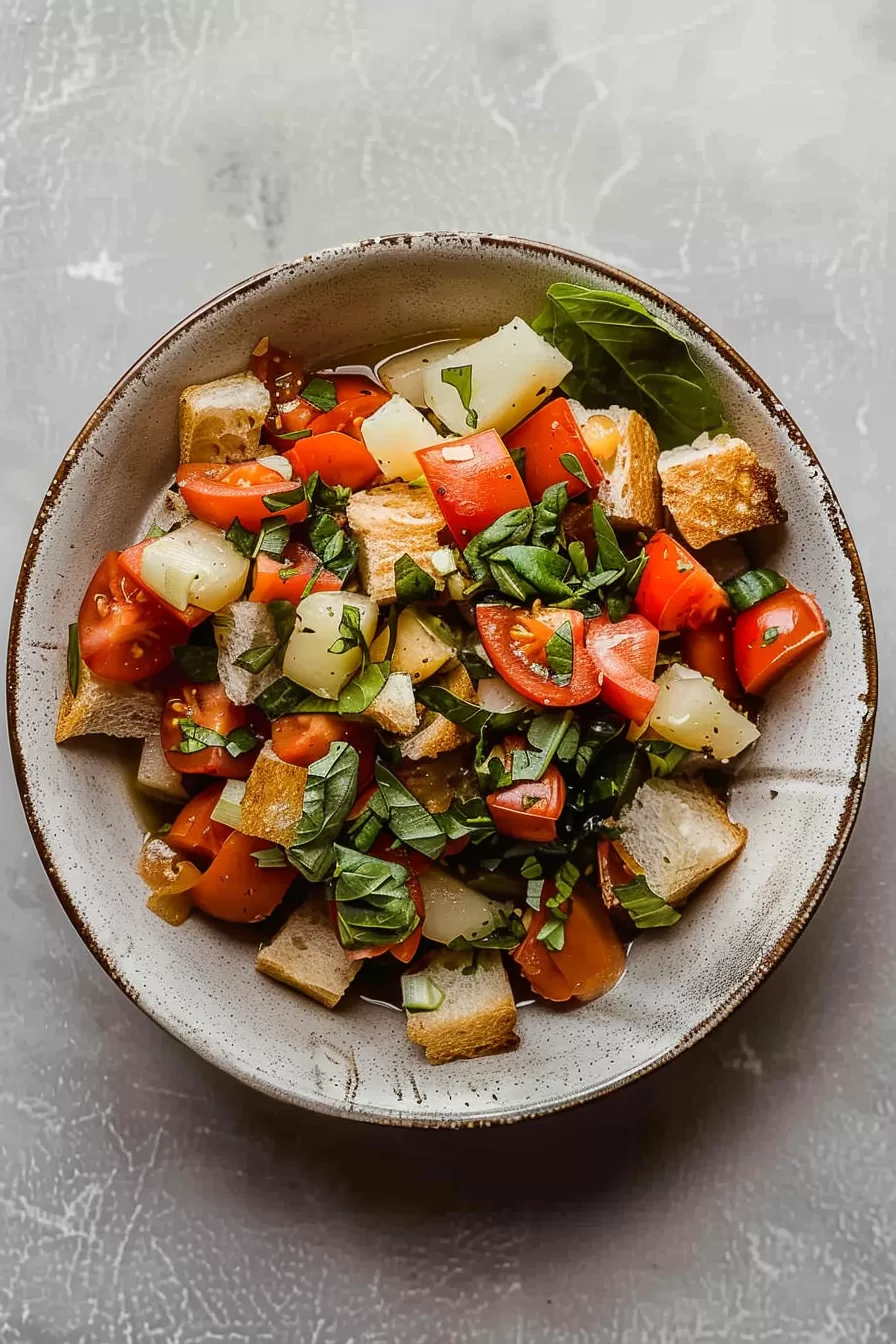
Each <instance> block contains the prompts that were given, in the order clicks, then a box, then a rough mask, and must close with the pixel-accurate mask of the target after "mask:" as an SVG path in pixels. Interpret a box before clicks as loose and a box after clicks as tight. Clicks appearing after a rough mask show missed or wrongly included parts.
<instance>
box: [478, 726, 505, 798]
mask: <svg viewBox="0 0 896 1344" xmlns="http://www.w3.org/2000/svg"><path fill="white" fill-rule="evenodd" d="M485 733H486V728H481V729H480V730H479V740H478V742H477V743H476V750H475V752H474V754H473V769H474V770H475V771H476V778H477V780H478V781H479V787H480V789H481V790H482V792H483V793H494V791H495V789H499V788H502V787H503V786H504V785H505V784H509V783H510V776H509V775H508V774H507V773H506V771H505V769H504V758H503V756H502V755H501V754H500V752H498V751H496V750H494V749H493V748H492V747H490V746H489V745H488V743H487V742H486V740H485Z"/></svg>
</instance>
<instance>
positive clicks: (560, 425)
mask: <svg viewBox="0 0 896 1344" xmlns="http://www.w3.org/2000/svg"><path fill="white" fill-rule="evenodd" d="M504 443H505V445H506V447H507V449H508V451H510V450H511V449H517V448H524V449H525V451H526V457H525V465H524V468H523V470H524V472H525V481H526V490H527V491H528V494H529V498H530V499H531V500H532V503H533V504H537V503H538V501H539V500H540V499H541V498H542V496H543V495H544V492H545V490H547V489H548V487H549V486H551V485H557V484H559V482H560V481H565V482H566V493H567V496H568V498H569V499H573V498H574V497H575V496H576V495H581V494H584V493H586V492H587V490H588V489H589V486H590V487H591V488H594V487H595V486H598V485H600V483H601V481H602V480H603V478H604V473H603V472H602V471H601V469H600V467H599V466H598V464H597V463H596V462H595V460H594V458H593V457H592V456H591V453H590V452H589V450H588V445H587V444H586V442H585V440H584V438H583V437H582V431H581V429H580V428H579V422H578V421H577V420H576V418H575V416H574V415H573V413H572V411H571V410H570V406H569V400H568V398H567V397H557V398H555V399H554V400H553V401H549V402H547V403H546V404H545V405H544V406H540V407H539V409H538V410H537V411H534V412H533V413H532V415H530V416H529V417H528V419H526V420H524V421H523V423H522V424H521V425H517V427H516V429H513V430H511V431H510V433H509V434H506V435H505V436H504ZM563 453H573V454H574V456H576V457H577V458H578V459H579V462H580V463H581V465H582V470H583V472H584V473H585V475H586V476H587V477H588V485H585V484H584V482H582V481H580V480H579V479H578V477H576V476H573V474H572V472H570V471H567V470H566V468H565V467H564V466H563V465H562V464H561V462H560V457H561V455H562V454H563ZM592 531H593V529H592Z"/></svg>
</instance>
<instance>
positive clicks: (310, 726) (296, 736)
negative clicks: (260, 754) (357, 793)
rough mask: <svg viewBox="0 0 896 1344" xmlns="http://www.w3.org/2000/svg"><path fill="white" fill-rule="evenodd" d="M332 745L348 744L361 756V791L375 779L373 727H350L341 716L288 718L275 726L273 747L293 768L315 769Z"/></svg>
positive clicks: (297, 716)
mask: <svg viewBox="0 0 896 1344" xmlns="http://www.w3.org/2000/svg"><path fill="white" fill-rule="evenodd" d="M331 742H348V743H349V744H350V745H351V746H353V747H354V748H355V751H356V752H357V753H358V788H359V789H365V788H366V787H367V785H368V784H369V783H370V781H371V780H372V779H373V766H374V753H375V750H376V731H375V729H374V727H373V725H372V724H367V723H348V722H347V721H346V720H345V719H341V718H340V717H339V715H338V714H284V715H283V716H282V717H281V718H279V719H275V720H274V722H273V723H272V725H271V746H272V747H273V748H274V751H275V752H276V753H277V755H278V756H279V757H280V759H281V761H286V762H287V763H288V764H289V765H305V766H307V765H313V764H314V762H315V761H319V760H320V759H321V757H322V756H326V754H327V752H328V751H329V749H330V743H331Z"/></svg>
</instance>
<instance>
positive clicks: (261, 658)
mask: <svg viewBox="0 0 896 1344" xmlns="http://www.w3.org/2000/svg"><path fill="white" fill-rule="evenodd" d="M279 647H280V645H279V644H256V645H255V647H254V648H251V649H246V651H245V653H241V654H240V656H239V657H238V658H234V660H233V665H234V667H241V668H242V669H243V671H244V672H253V673H255V674H256V675H257V674H258V673H259V672H263V671H264V670H265V668H266V667H270V665H271V663H272V662H273V661H274V659H275V658H276V656H277V650H278V649H279Z"/></svg>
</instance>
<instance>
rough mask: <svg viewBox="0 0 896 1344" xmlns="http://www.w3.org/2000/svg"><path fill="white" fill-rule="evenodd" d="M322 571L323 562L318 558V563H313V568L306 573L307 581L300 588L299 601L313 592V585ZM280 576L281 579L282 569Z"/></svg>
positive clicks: (302, 600)
mask: <svg viewBox="0 0 896 1344" xmlns="http://www.w3.org/2000/svg"><path fill="white" fill-rule="evenodd" d="M298 572H299V571H298V570H296V573H298ZM323 572H324V562H323V560H319V561H318V563H317V564H316V565H315V567H314V569H313V570H312V571H311V573H310V574H309V575H308V582H307V583H306V584H305V587H304V588H303V589H302V591H301V594H300V595H299V601H300V602H304V601H305V598H306V597H307V596H308V595H309V593H313V592H314V585H315V584H316V583H317V581H318V579H319V578H320V576H321V574H323ZM280 577H281V579H282V578H283V570H282V569H281V571H280Z"/></svg>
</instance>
